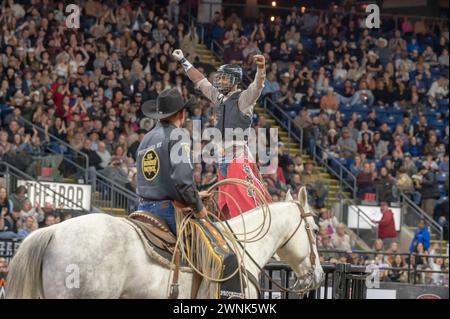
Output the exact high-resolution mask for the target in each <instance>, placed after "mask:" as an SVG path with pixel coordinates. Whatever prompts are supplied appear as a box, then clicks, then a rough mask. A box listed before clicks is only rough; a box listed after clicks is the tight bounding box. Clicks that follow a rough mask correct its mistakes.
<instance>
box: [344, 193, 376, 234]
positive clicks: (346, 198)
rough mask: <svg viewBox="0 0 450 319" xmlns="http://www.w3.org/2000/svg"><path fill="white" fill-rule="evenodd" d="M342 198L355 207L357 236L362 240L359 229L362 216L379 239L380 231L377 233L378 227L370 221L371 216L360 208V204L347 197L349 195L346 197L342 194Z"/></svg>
mask: <svg viewBox="0 0 450 319" xmlns="http://www.w3.org/2000/svg"><path fill="white" fill-rule="evenodd" d="M340 196H341V197H343V198H344V200H345V201H346V202H347V203H350V204H351V205H352V206H354V207H355V209H356V213H357V214H358V227H357V228H356V235H357V236H358V237H359V238H361V236H360V235H359V234H360V227H359V218H360V217H361V215H362V218H363V219H365V221H366V222H367V224H369V226H370V231H371V232H374V233H375V237H376V238H378V231H377V228H378V227H377V225H374V226H372V221H371V219H370V217H369V216H367V214H366V213H365V212H364V211H363V210H362V209H361V208H359V207H358V204H357V203H356V201H355V200H354V199H352V198H350V197H347V195H345V194H344V193H343V192H341V193H340Z"/></svg>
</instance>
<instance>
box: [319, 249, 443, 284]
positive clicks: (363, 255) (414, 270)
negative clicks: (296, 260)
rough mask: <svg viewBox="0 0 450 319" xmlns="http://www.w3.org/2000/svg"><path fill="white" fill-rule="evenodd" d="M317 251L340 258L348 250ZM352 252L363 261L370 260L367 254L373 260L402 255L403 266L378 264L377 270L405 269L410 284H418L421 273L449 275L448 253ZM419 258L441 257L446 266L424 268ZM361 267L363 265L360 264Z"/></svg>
mask: <svg viewBox="0 0 450 319" xmlns="http://www.w3.org/2000/svg"><path fill="white" fill-rule="evenodd" d="M319 253H321V254H335V255H336V258H340V257H342V256H348V255H349V252H347V251H342V250H335V249H332V250H328V249H319ZM351 253H352V254H357V255H358V256H359V258H360V259H361V260H364V261H365V262H368V261H369V260H372V259H370V258H368V257H369V256H373V257H374V258H373V260H375V256H377V255H381V256H383V258H385V257H386V256H397V255H398V256H401V257H402V261H403V262H404V263H405V267H403V268H402V267H391V266H386V265H383V266H380V267H379V270H380V271H390V270H394V271H406V272H407V274H408V277H407V278H408V280H407V283H410V284H418V283H419V282H417V281H418V280H417V278H418V276H420V275H421V274H422V273H438V274H442V275H447V276H448V275H449V271H448V263H449V256H448V255H425V254H418V253H390V252H377V251H359V250H354V251H352V252H351ZM419 258H426V259H427V260H430V259H433V260H435V259H436V258H442V259H444V260H445V261H446V262H444V265H446V266H445V267H444V268H446V269H447V270H426V269H424V267H421V265H420V264H419V263H417V262H416V261H417V260H418V259H419ZM361 267H363V266H361Z"/></svg>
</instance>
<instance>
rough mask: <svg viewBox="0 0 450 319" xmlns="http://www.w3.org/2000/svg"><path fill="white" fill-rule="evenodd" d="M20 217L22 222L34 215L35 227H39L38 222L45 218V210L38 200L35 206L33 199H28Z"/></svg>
mask: <svg viewBox="0 0 450 319" xmlns="http://www.w3.org/2000/svg"><path fill="white" fill-rule="evenodd" d="M20 217H21V219H22V222H26V220H27V218H28V217H32V218H33V223H34V225H35V229H37V228H38V223H41V222H42V221H43V220H44V212H43V211H42V209H41V207H40V205H39V202H37V201H36V204H35V205H34V207H33V206H32V204H31V201H30V200H29V199H27V200H26V201H25V202H24V203H23V207H22V210H21V211H20Z"/></svg>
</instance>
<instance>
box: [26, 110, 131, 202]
mask: <svg viewBox="0 0 450 319" xmlns="http://www.w3.org/2000/svg"><path fill="white" fill-rule="evenodd" d="M21 120H23V122H24V123H25V124H26V125H29V126H30V127H34V128H35V129H36V130H37V131H38V132H41V133H42V134H45V131H44V130H43V129H42V128H41V127H39V126H37V125H35V124H34V123H32V122H30V121H28V120H26V119H24V118H21ZM48 136H49V138H50V140H51V141H53V142H56V143H58V144H59V145H62V146H64V147H65V148H66V149H67V150H68V151H69V152H72V154H73V156H75V157H76V158H79V157H81V158H83V160H84V161H85V166H81V165H80V164H79V163H78V162H76V161H74V160H72V159H71V158H69V157H68V156H65V155H67V154H66V153H65V152H64V151H63V148H61V147H60V150H61V152H58V151H55V150H54V149H53V148H51V147H50V146H48V147H47V149H46V150H47V151H48V152H50V153H53V154H61V155H63V163H65V165H66V167H67V166H72V167H73V168H75V170H76V171H77V173H78V174H79V175H81V176H84V178H85V183H88V182H90V184H91V185H92V186H93V188H92V197H91V203H92V205H93V206H95V207H98V208H103V209H104V208H106V209H109V208H123V209H125V210H131V209H134V208H136V207H137V202H138V197H137V195H136V194H134V193H132V192H131V191H130V190H128V189H126V188H125V187H123V186H121V185H119V184H117V182H114V181H112V180H111V179H109V178H107V177H106V176H104V175H103V174H102V173H100V172H97V171H93V172H91V174H89V171H88V168H89V157H88V156H87V155H86V154H85V153H83V152H80V151H77V150H75V149H74V148H73V147H72V146H71V145H70V144H68V143H66V142H64V141H63V140H61V139H59V138H57V137H56V136H54V135H52V134H48ZM89 177H91V180H90V178H89Z"/></svg>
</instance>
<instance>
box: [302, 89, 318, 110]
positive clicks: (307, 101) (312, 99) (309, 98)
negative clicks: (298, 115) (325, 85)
mask: <svg viewBox="0 0 450 319" xmlns="http://www.w3.org/2000/svg"><path fill="white" fill-rule="evenodd" d="M319 101H320V100H319V98H318V97H317V96H316V95H315V92H314V88H313V87H308V89H307V90H306V94H305V95H303V97H302V100H301V105H302V106H303V107H305V108H306V109H308V110H317V109H319V107H320V102H319Z"/></svg>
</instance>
